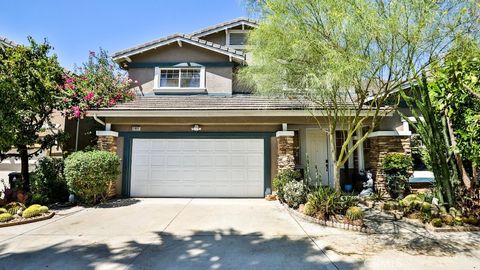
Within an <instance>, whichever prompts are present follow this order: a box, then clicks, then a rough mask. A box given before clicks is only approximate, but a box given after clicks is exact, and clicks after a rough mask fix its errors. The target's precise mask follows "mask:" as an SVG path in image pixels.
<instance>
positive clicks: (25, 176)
mask: <svg viewBox="0 0 480 270" xmlns="http://www.w3.org/2000/svg"><path fill="white" fill-rule="evenodd" d="M17 150H18V153H19V154H20V161H21V174H22V181H23V191H25V192H30V175H29V172H28V148H27V146H26V145H20V146H18V147H17Z"/></svg>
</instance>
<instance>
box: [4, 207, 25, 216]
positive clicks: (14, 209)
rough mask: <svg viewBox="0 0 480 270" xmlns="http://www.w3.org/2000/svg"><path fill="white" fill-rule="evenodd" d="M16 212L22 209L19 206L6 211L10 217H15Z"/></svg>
mask: <svg viewBox="0 0 480 270" xmlns="http://www.w3.org/2000/svg"><path fill="white" fill-rule="evenodd" d="M18 210H22V208H21V207H20V206H12V207H10V208H8V209H7V212H8V213H9V214H10V215H16V214H17V212H18Z"/></svg>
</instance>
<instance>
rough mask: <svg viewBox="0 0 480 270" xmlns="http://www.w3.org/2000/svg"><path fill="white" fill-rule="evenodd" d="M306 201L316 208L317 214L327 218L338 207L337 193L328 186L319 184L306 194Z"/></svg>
mask: <svg viewBox="0 0 480 270" xmlns="http://www.w3.org/2000/svg"><path fill="white" fill-rule="evenodd" d="M307 197H308V203H310V204H311V205H312V207H313V208H315V209H316V210H317V216H318V217H320V218H323V219H325V220H327V219H328V218H329V217H330V216H331V215H334V214H335V213H336V211H337V209H338V207H339V197H340V195H339V193H338V192H336V191H335V190H334V189H332V188H331V187H328V186H320V187H318V189H317V190H315V191H313V192H311V193H310V194H308V196H307Z"/></svg>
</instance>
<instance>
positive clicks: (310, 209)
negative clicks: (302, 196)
mask: <svg viewBox="0 0 480 270" xmlns="http://www.w3.org/2000/svg"><path fill="white" fill-rule="evenodd" d="M316 212H317V209H316V207H315V205H314V204H313V203H312V202H307V203H306V204H305V206H304V207H303V213H304V214H305V215H307V216H313V215H315V213H316Z"/></svg>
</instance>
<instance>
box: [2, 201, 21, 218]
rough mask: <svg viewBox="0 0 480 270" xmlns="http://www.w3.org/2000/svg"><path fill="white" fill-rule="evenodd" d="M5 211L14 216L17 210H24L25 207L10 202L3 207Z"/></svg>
mask: <svg viewBox="0 0 480 270" xmlns="http://www.w3.org/2000/svg"><path fill="white" fill-rule="evenodd" d="M5 209H7V211H8V213H10V214H11V215H16V214H17V212H18V211H19V210H23V209H25V205H24V204H23V203H19V202H11V203H8V204H7V205H5Z"/></svg>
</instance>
